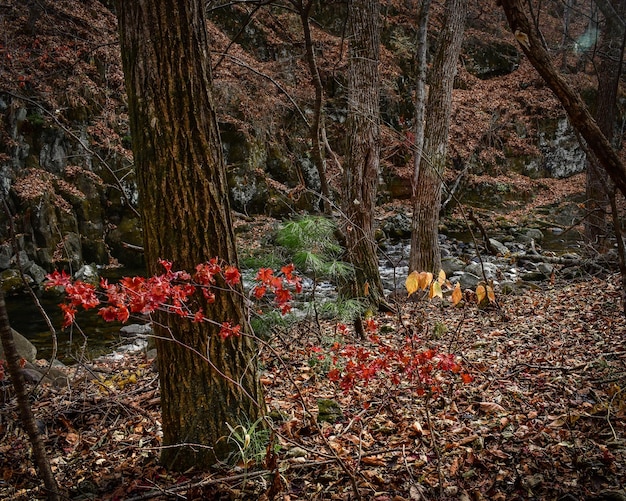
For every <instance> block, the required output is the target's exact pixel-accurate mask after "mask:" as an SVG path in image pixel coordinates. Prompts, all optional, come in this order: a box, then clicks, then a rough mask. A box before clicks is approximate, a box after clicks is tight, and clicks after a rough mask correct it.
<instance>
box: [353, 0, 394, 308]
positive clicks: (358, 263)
mask: <svg viewBox="0 0 626 501" xmlns="http://www.w3.org/2000/svg"><path fill="white" fill-rule="evenodd" d="M349 12H350V14H349V20H348V24H349V44H350V53H349V73H348V122H347V129H348V130H347V133H348V137H347V141H348V145H347V152H348V161H347V162H346V165H345V171H344V178H343V210H344V212H345V216H346V221H345V222H344V223H343V228H344V234H345V237H346V246H347V256H348V261H349V262H350V263H351V264H352V265H353V266H354V269H355V280H354V281H353V282H352V283H351V284H350V286H351V287H350V289H351V290H350V291H349V293H350V295H351V296H352V297H360V298H364V299H365V300H366V301H367V302H369V303H370V306H372V307H373V308H374V309H375V308H378V306H379V305H380V303H381V302H382V301H383V299H384V297H383V295H384V293H383V286H382V283H381V280H380V274H379V271H378V256H377V245H376V241H375V239H374V228H373V217H374V208H375V205H376V192H377V187H378V177H379V166H380V124H379V121H380V105H379V87H380V83H379V82H380V76H379V68H378V65H379V46H380V32H379V15H380V14H379V2H378V0H354V1H353V2H352V4H351V5H350V11H349Z"/></svg>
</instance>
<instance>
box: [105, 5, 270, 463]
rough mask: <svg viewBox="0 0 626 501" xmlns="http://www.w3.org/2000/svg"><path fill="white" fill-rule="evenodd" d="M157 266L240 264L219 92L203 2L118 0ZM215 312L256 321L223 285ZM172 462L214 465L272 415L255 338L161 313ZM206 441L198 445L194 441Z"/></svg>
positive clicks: (167, 456)
mask: <svg viewBox="0 0 626 501" xmlns="http://www.w3.org/2000/svg"><path fill="white" fill-rule="evenodd" d="M116 6H117V12H118V16H119V24H120V38H121V48H122V62H123V67H124V73H125V78H126V89H127V93H128V104H129V115H130V125H131V133H132V142H133V152H134V155H135V168H136V171H137V180H138V187H139V194H140V203H141V211H142V223H143V232H144V246H145V253H146V259H147V262H148V272H149V273H150V274H151V275H152V274H158V273H161V272H162V271H163V270H162V268H161V266H160V265H159V259H161V258H162V259H167V260H171V261H172V262H173V266H174V268H175V269H186V270H190V271H193V268H194V266H195V265H196V264H198V263H201V262H205V261H207V260H208V259H210V258H212V257H214V256H218V257H219V258H221V259H224V260H225V261H227V262H228V263H230V264H232V265H237V254H236V249H235V238H234V234H233V229H232V222H231V215H230V207H229V203H228V191H227V189H228V188H227V183H226V173H225V168H224V162H223V158H222V148H221V143H220V138H219V132H218V128H217V119H216V114H215V106H214V104H213V97H212V91H211V75H210V66H209V50H210V46H209V43H208V40H207V34H206V23H205V14H204V2H203V1H201V0H189V1H186V2H178V1H175V0H156V1H148V0H134V1H122V0H119V1H118V2H117V5H116ZM197 301H198V303H197V305H196V306H201V307H202V308H203V310H204V312H205V315H206V316H207V317H209V318H212V319H214V320H216V321H218V322H222V321H229V322H231V323H232V324H240V325H241V326H242V329H243V330H244V331H247V324H246V316H245V314H244V313H245V310H244V303H243V298H242V296H241V295H238V294H233V293H228V292H224V293H221V294H218V296H217V300H216V301H215V303H213V304H207V303H206V301H204V300H203V299H201V298H198V300H197ZM153 325H154V328H155V333H156V335H157V352H158V357H157V366H158V369H159V377H160V383H161V408H162V425H163V445H164V449H163V451H162V455H161V461H162V462H163V464H164V465H165V466H166V467H168V468H172V469H176V470H186V469H188V468H191V467H196V468H207V467H209V466H211V465H212V464H214V463H215V462H216V461H218V460H224V459H226V457H227V455H228V454H229V452H230V448H231V445H232V444H229V442H228V440H227V436H228V435H229V430H228V427H227V423H228V424H230V425H231V426H233V427H234V426H237V425H238V424H245V423H246V422H248V423H252V422H254V421H256V420H257V419H258V418H259V417H260V416H262V415H263V410H264V408H263V400H262V394H261V389H260V385H259V382H258V378H257V367H256V363H255V355H256V346H255V344H254V343H253V342H252V341H251V338H250V337H249V336H242V337H237V338H231V339H229V340H226V341H222V340H221V339H220V338H219V335H218V332H219V327H216V326H214V325H213V324H211V323H206V322H205V323H192V322H191V321H188V320H186V319H183V318H181V317H178V316H175V315H165V314H160V315H157V317H156V318H155V321H154V322H153ZM194 444H195V445H194Z"/></svg>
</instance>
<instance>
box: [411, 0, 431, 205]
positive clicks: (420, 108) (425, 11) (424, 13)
mask: <svg viewBox="0 0 626 501" xmlns="http://www.w3.org/2000/svg"><path fill="white" fill-rule="evenodd" d="M430 3H431V0H423V1H422V3H421V6H420V9H419V12H418V13H417V48H416V50H415V63H416V67H417V78H416V82H415V154H414V157H413V178H412V180H411V196H412V197H413V198H415V197H416V195H417V182H418V179H419V172H420V163H421V161H422V148H423V147H424V129H425V127H426V123H425V121H424V115H425V114H426V68H427V67H428V61H427V59H428V18H429V15H430Z"/></svg>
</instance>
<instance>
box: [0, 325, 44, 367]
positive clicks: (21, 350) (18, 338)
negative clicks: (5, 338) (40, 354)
mask: <svg viewBox="0 0 626 501" xmlns="http://www.w3.org/2000/svg"><path fill="white" fill-rule="evenodd" d="M11 331H12V332H13V341H14V342H15V348H16V350H17V354H18V355H19V356H20V357H21V358H23V359H24V360H26V361H27V362H34V361H35V360H36V359H37V348H35V345H34V344H33V343H31V342H30V341H29V340H28V339H26V338H25V337H24V336H22V335H21V334H20V333H19V332H17V331H16V330H14V329H11ZM0 359H1V360H6V358H5V356H4V349H3V348H2V344H0Z"/></svg>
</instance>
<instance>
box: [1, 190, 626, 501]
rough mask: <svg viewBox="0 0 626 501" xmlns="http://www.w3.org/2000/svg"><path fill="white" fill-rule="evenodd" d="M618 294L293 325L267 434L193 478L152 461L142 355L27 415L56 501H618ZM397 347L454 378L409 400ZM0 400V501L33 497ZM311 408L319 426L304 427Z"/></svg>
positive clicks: (613, 288) (268, 375) (625, 360)
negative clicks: (452, 363) (451, 360)
mask: <svg viewBox="0 0 626 501" xmlns="http://www.w3.org/2000/svg"><path fill="white" fill-rule="evenodd" d="M551 189H552V188H550V190H551ZM550 190H548V191H550ZM565 191H567V189H565ZM570 191H575V190H571V189H570ZM562 194H563V193H562V192H561V195H562ZM620 286H621V282H620V279H619V276H618V274H616V273H607V274H604V275H597V276H591V275H588V276H583V277H581V278H580V279H578V280H576V281H572V280H568V281H565V280H562V279H560V278H559V276H558V273H557V274H556V276H555V277H554V279H553V280H551V281H546V282H544V283H541V284H539V285H537V286H535V287H532V288H529V289H528V290H526V291H525V292H524V293H523V294H518V295H508V296H507V295H500V294H498V291H497V290H496V294H497V296H496V297H497V305H494V304H492V305H490V306H488V307H487V308H478V307H477V306H476V305H475V304H472V303H470V302H467V303H466V302H465V301H463V302H461V304H460V305H458V306H456V307H453V306H452V305H451V304H450V303H449V301H447V300H445V301H440V300H439V299H434V300H428V299H426V298H422V297H415V296H416V295H414V296H412V297H411V298H407V297H406V294H398V295H396V297H395V301H396V303H395V305H396V307H397V310H398V311H397V313H395V314H391V315H379V316H377V317H376V318H375V321H376V322H375V323H372V324H371V325H370V327H371V331H370V332H369V334H370V335H368V336H367V337H366V339H360V338H356V337H354V335H353V331H352V328H351V327H348V328H345V329H344V327H343V326H337V324H336V323H330V322H326V321H320V322H316V321H315V320H314V319H308V320H305V321H302V322H300V323H298V324H297V325H295V326H294V327H291V328H290V329H289V331H285V332H282V333H279V334H277V335H276V336H275V337H274V338H272V340H271V346H272V348H273V349H272V350H270V349H268V346H267V345H262V349H261V359H260V361H261V367H262V378H261V381H262V384H263V386H264V388H265V393H266V402H267V405H268V409H269V411H270V412H269V416H270V422H271V428H272V430H273V432H272V433H271V434H270V433H268V432H267V431H262V430H260V427H258V426H256V427H255V426H254V424H245V423H239V425H240V426H239V427H237V426H238V424H235V423H233V424H232V425H233V427H234V428H235V429H234V432H233V434H232V435H231V437H230V440H232V441H233V443H234V444H235V445H237V446H238V447H239V450H240V454H239V455H238V456H237V457H236V458H234V461H233V463H234V465H231V466H224V468H223V469H220V470H219V471H218V470H215V471H213V472H210V473H200V472H194V471H190V472H186V473H185V474H174V473H171V472H167V471H165V470H164V469H163V468H162V467H161V466H159V464H158V452H159V446H160V445H161V435H160V415H159V410H160V409H159V389H158V377H157V374H156V371H155V369H154V363H153V360H151V359H148V358H147V356H146V354H135V355H128V356H127V357H126V358H125V359H123V360H118V361H113V360H106V359H100V360H97V361H91V362H89V363H88V364H81V365H77V366H74V367H73V368H72V369H71V373H70V380H71V384H70V388H67V387H64V388H54V387H51V386H41V387H38V388H37V389H36V390H35V391H34V393H33V395H32V402H33V409H34V412H35V415H36V417H37V419H38V422H39V423H40V425H41V431H42V432H43V433H44V436H45V441H46V445H47V449H48V452H49V456H50V459H51V462H52V467H53V470H54V472H55V475H56V478H57V480H58V482H59V484H60V485H61V486H62V487H63V489H65V490H67V492H68V493H69V497H68V498H69V499H73V500H81V499H85V500H86V499H98V500H142V499H188V500H191V499H272V498H274V499H281V500H296V499H311V500H322V499H324V500H326V499H328V500H330V499H341V500H343V499H359V498H360V499H365V500H370V499H371V500H379V501H383V500H395V501H401V500H427V499H450V500H481V499H489V500H517V499H541V500H543V499H546V500H582V499H589V500H592V499H598V500H599V499H626V491H624V487H625V482H626V392H625V391H624V386H625V385H626V346H625V344H624V339H626V321H625V319H624V315H623V312H622V306H621V289H620ZM407 338H416V339H419V341H415V340H414V341H412V342H407ZM340 346H341V347H344V348H345V347H346V346H353V347H354V350H351V349H349V350H348V351H345V349H344V351H341V350H340V348H339V347H340ZM357 350H360V351H358V352H357ZM355 353H359V354H360V355H358V356H357V355H354V357H353V359H352V360H354V361H355V363H356V365H357V366H358V363H359V362H360V361H363V362H366V363H364V364H362V365H363V367H361V369H363V368H364V367H365V368H366V367H367V365H368V363H369V362H371V361H373V360H380V359H381V358H385V357H387V359H388V362H389V367H390V368H389V372H385V371H384V370H382V369H381V370H380V371H379V372H378V373H376V374H373V375H372V376H371V379H369V381H368V382H367V384H364V383H363V382H362V381H361V380H360V379H359V376H357V377H356V378H355V380H354V381H353V382H350V381H347V380H346V379H345V378H341V377H340V376H339V372H333V368H339V369H343V370H344V372H343V373H342V374H345V373H346V371H347V368H348V367H349V365H348V363H347V362H346V360H347V358H346V357H349V356H350V354H355ZM399 353H405V354H409V355H415V356H416V357H418V356H421V357H422V358H421V359H420V360H422V363H423V365H424V364H425V365H428V364H429V363H430V361H431V360H435V359H436V355H434V358H429V357H433V354H435V353H439V354H442V355H443V354H446V353H453V354H455V355H456V356H457V358H456V361H458V363H459V364H460V366H461V367H462V368H461V369H460V371H459V372H458V373H449V372H446V371H443V370H433V372H432V373H430V376H432V377H433V380H432V381H431V382H430V383H429V385H431V386H438V387H439V388H440V391H439V393H436V394H432V393H430V391H426V393H425V394H421V393H422V392H421V391H420V388H419V385H416V384H415V381H409V380H408V379H407V378H406V376H405V375H403V374H400V373H399V372H393V370H394V369H393V367H397V365H394V364H396V363H397V360H398V358H397V355H398V354H399ZM390 354H395V355H394V356H395V357H396V358H394V359H393V360H391V358H392V355H390ZM333 357H335V358H333ZM359 357H360V358H359ZM342 363H343V366H342V365H341V364H342ZM377 363H378V362H377ZM465 373H467V374H469V375H470V376H471V378H472V380H471V381H467V380H466V382H463V381H461V379H462V378H461V377H460V374H465ZM359 374H360V375H363V371H361V373H359ZM395 376H397V377H395ZM467 379H469V378H467ZM346 381H347V382H346ZM342 382H344V387H345V389H343V388H341V387H340V384H341V383H342ZM5 383H6V382H5ZM2 388H3V389H2V390H1V391H0V398H1V399H2V401H1V402H0V437H1V438H2V440H1V442H0V460H1V464H2V478H0V498H1V499H15V500H32V499H43V498H44V497H45V496H44V495H43V492H42V488H41V486H40V482H39V480H38V478H37V476H36V473H35V470H34V467H33V463H32V461H31V459H32V458H31V453H30V446H29V442H28V439H27V437H26V436H25V434H24V433H23V432H22V431H21V429H20V428H19V426H18V418H17V409H16V407H15V403H14V400H13V399H12V390H11V387H10V385H8V384H5V385H4V386H3V387H2ZM427 390H428V389H427ZM325 400H332V401H333V402H334V404H332V405H331V406H330V407H331V408H330V411H329V412H328V413H327V414H329V416H327V417H328V418H329V421H326V420H320V419H319V408H320V407H319V405H320V401H321V403H322V404H324V401H325ZM326 403H327V402H326ZM244 428H246V430H245V431H244ZM246 434H247V435H248V436H249V443H248V440H247V439H246V438H245V435H246ZM268 437H271V440H272V447H269V448H268V447H267V442H266V440H267V438H268ZM270 450H271V451H272V452H271V453H268V454H266V453H267V452H268V451H270ZM357 492H358V494H357Z"/></svg>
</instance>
